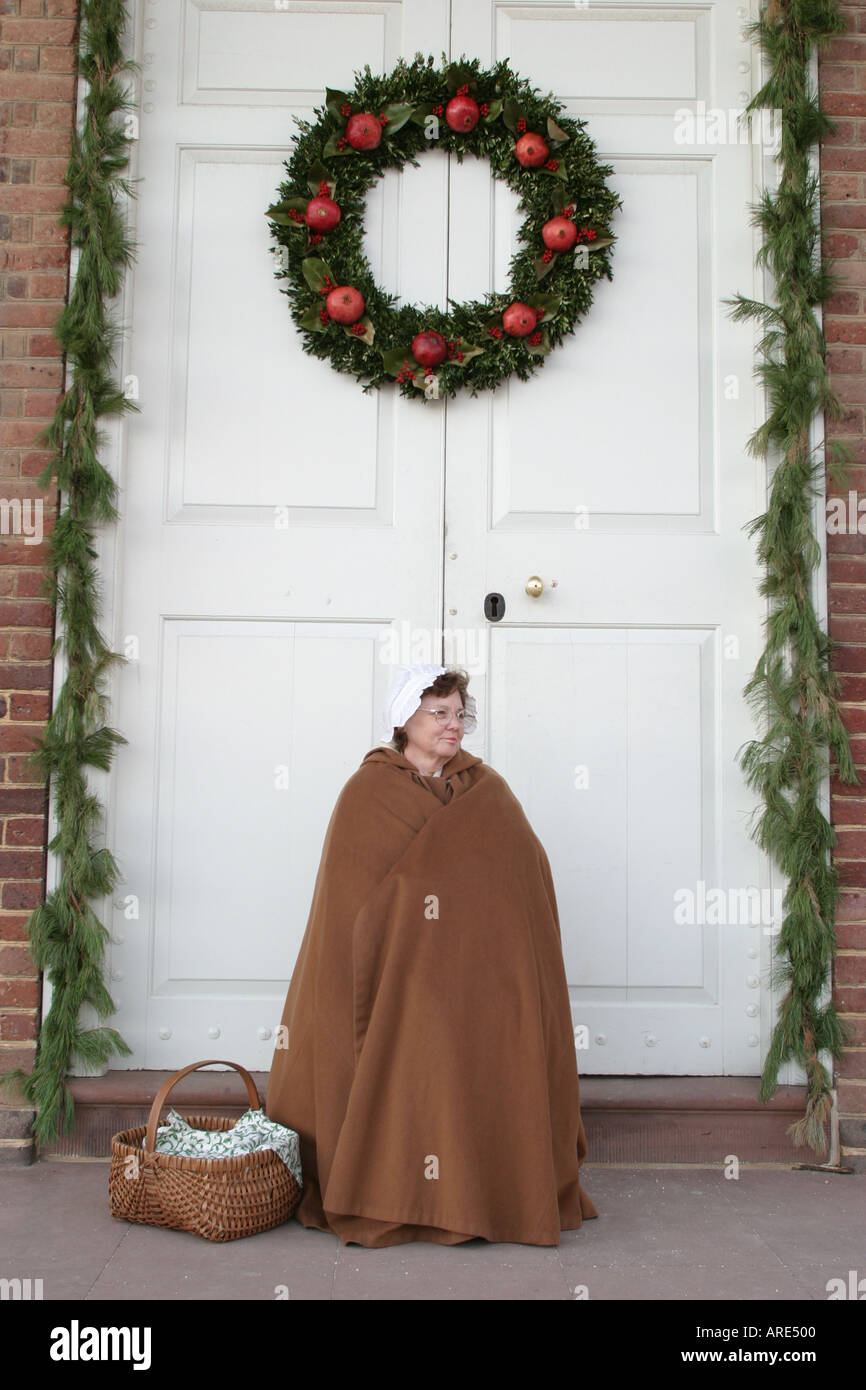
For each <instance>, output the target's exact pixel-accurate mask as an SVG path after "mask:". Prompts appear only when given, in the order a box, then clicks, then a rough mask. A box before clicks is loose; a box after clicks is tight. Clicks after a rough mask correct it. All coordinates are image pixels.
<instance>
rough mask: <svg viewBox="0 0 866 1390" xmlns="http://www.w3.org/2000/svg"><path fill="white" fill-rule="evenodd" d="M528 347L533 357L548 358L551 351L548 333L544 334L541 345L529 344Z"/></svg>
mask: <svg viewBox="0 0 866 1390" xmlns="http://www.w3.org/2000/svg"><path fill="white" fill-rule="evenodd" d="M526 346H527V347H528V348H529V351H530V352H531V353H532V355H533V357H546V356H547V354H548V353H549V352H550V351H551V347H550V339H549V338H548V336H547V334H546V333H542V335H541V342H540V343H527V344H526Z"/></svg>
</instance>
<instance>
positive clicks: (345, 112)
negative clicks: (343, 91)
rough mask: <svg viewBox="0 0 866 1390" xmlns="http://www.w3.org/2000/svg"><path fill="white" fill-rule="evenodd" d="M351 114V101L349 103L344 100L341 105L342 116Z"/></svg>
mask: <svg viewBox="0 0 866 1390" xmlns="http://www.w3.org/2000/svg"><path fill="white" fill-rule="evenodd" d="M351 114H352V108H351V106H350V105H349V103H348V102H347V101H344V102H343V105H342V106H341V107H340V115H341V116H351Z"/></svg>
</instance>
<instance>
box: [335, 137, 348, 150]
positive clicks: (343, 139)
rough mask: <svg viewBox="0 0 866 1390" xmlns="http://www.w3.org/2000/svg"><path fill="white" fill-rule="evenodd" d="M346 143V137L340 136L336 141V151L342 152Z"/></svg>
mask: <svg viewBox="0 0 866 1390" xmlns="http://www.w3.org/2000/svg"><path fill="white" fill-rule="evenodd" d="M348 143H349V141H348V140H347V139H346V136H345V135H341V136H340V138H339V140H338V141H337V149H338V150H344V149H345V148H346V146H347V145H348Z"/></svg>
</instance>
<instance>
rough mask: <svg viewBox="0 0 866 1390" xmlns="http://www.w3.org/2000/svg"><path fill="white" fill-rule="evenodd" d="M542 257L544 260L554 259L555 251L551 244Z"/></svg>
mask: <svg viewBox="0 0 866 1390" xmlns="http://www.w3.org/2000/svg"><path fill="white" fill-rule="evenodd" d="M541 259H542V260H543V261H552V260H553V251H552V249H551V248H550V247H549V246H548V248H547V250H546V251H545V252H544V255H543V256H542V257H541Z"/></svg>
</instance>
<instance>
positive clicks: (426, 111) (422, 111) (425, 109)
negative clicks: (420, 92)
mask: <svg viewBox="0 0 866 1390" xmlns="http://www.w3.org/2000/svg"><path fill="white" fill-rule="evenodd" d="M433 106H434V103H433V102H432V101H422V102H421V104H420V106H416V107H414V108H413V110H412V115H411V116H410V117H409V120H410V121H411V122H412V124H413V125H425V124H426V122H427V117H428V116H432V115H433Z"/></svg>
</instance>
